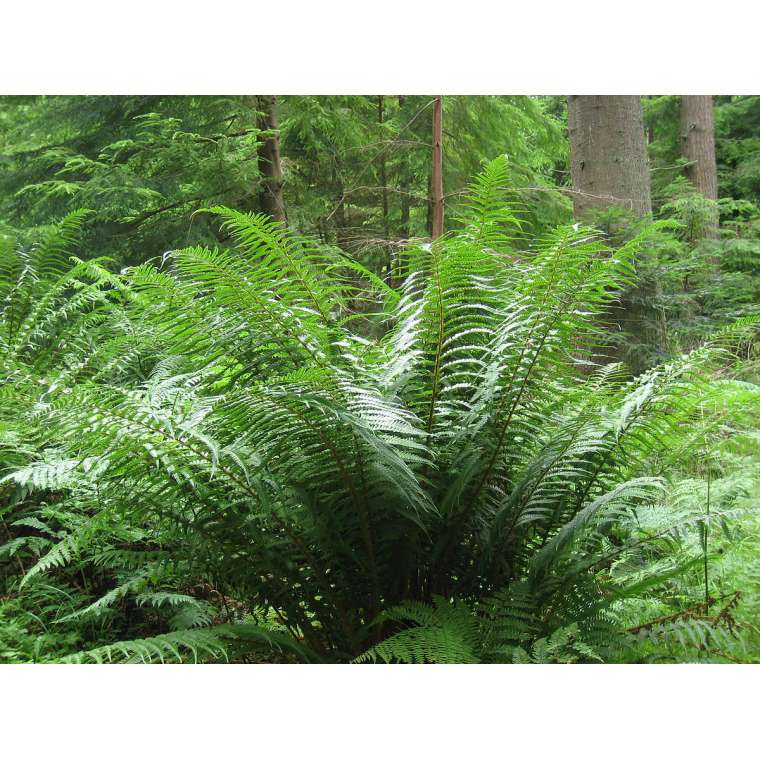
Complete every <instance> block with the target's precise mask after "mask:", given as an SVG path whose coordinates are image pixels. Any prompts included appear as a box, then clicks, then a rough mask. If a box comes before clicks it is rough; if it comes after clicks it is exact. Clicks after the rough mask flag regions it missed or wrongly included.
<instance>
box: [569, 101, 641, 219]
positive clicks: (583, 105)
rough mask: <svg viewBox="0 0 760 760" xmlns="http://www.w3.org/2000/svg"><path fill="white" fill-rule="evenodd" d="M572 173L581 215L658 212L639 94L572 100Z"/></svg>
mask: <svg viewBox="0 0 760 760" xmlns="http://www.w3.org/2000/svg"><path fill="white" fill-rule="evenodd" d="M567 101H568V103H567V105H568V128H569V133H570V174H571V177H572V182H573V190H574V194H573V205H574V207H575V215H576V216H577V217H579V218H582V217H584V216H586V215H587V214H588V212H589V211H590V210H591V209H596V208H601V209H604V208H609V207H610V206H620V207H622V208H625V209H628V210H629V211H631V212H633V214H634V215H636V216H639V217H641V216H645V215H646V214H650V213H651V212H652V200H651V191H650V183H649V161H648V158H647V147H646V137H645V132H644V119H643V114H642V109H641V97H640V96H639V95H570V96H568V99H567Z"/></svg>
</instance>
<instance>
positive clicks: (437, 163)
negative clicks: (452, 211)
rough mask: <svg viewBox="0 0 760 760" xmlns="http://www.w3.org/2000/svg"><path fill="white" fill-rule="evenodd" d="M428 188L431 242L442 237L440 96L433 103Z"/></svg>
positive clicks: (441, 127)
mask: <svg viewBox="0 0 760 760" xmlns="http://www.w3.org/2000/svg"><path fill="white" fill-rule="evenodd" d="M431 176H432V180H431V183H430V184H431V188H430V198H431V204H432V207H433V208H432V216H433V219H432V226H431V232H430V237H431V238H433V240H436V239H437V238H439V237H441V235H443V118H442V104H441V96H440V95H437V96H436V98H435V101H434V102H433V167H432V173H431Z"/></svg>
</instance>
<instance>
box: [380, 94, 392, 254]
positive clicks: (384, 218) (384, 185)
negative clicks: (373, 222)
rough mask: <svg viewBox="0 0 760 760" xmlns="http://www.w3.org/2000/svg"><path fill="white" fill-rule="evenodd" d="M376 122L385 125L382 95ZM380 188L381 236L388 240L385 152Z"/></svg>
mask: <svg viewBox="0 0 760 760" xmlns="http://www.w3.org/2000/svg"><path fill="white" fill-rule="evenodd" d="M377 122H378V124H380V125H382V124H384V123H385V98H384V97H383V96H382V95H378V96H377ZM380 186H381V187H382V188H383V190H382V193H383V195H382V201H383V234H384V235H385V239H386V240H388V239H389V238H390V236H391V233H390V230H389V229H388V166H387V162H386V160H385V150H383V151H382V152H381V154H380Z"/></svg>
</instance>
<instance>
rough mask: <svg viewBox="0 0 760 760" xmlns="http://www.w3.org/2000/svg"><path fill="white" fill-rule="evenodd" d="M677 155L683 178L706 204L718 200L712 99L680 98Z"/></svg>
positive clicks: (697, 96) (701, 96) (699, 96)
mask: <svg viewBox="0 0 760 760" xmlns="http://www.w3.org/2000/svg"><path fill="white" fill-rule="evenodd" d="M681 155H682V156H683V157H684V158H685V159H686V160H687V161H688V162H689V165H688V166H687V167H686V176H687V177H688V179H689V180H690V181H691V183H692V184H693V185H694V187H695V188H696V189H697V190H698V191H699V192H700V193H702V195H704V196H705V198H709V199H710V200H714V201H716V200H718V168H717V165H716V163H715V124H714V121H713V104H712V95H682V96H681Z"/></svg>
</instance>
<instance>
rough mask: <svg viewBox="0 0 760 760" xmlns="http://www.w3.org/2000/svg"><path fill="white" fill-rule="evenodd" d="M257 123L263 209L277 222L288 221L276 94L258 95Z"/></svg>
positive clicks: (256, 98)
mask: <svg viewBox="0 0 760 760" xmlns="http://www.w3.org/2000/svg"><path fill="white" fill-rule="evenodd" d="M255 108H256V111H257V112H258V116H257V118H256V127H257V128H258V129H259V130H260V131H261V132H262V133H263V134H262V139H261V142H259V146H258V163H259V173H260V174H261V177H262V188H261V192H260V193H259V204H260V206H261V210H262V211H263V212H264V213H266V214H269V215H270V216H271V217H272V218H273V219H275V220H277V221H278V222H286V221H287V215H286V213H285V203H284V201H283V198H282V164H281V162H280V131H279V128H278V123H277V102H276V99H275V96H274V95H257V96H256V97H255Z"/></svg>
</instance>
